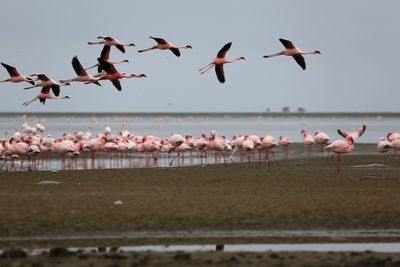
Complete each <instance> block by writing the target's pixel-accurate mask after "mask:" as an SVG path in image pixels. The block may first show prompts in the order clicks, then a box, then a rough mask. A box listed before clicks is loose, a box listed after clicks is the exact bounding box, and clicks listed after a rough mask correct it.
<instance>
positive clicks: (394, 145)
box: [0, 121, 400, 172]
mask: <svg viewBox="0 0 400 267" xmlns="http://www.w3.org/2000/svg"><path fill="white" fill-rule="evenodd" d="M22 127H23V134H21V133H20V132H19V131H16V132H15V133H14V134H12V136H11V137H9V138H0V170H1V171H18V170H23V169H27V170H31V171H33V170H44V169H46V168H47V169H48V168H49V167H48V166H49V162H50V161H55V160H56V161H59V162H60V169H96V168H133V167H139V166H146V167H156V166H160V165H159V159H163V160H164V161H167V162H168V163H167V165H169V166H181V165H184V164H185V157H186V162H187V161H188V160H189V161H190V164H201V165H202V166H204V165H205V164H210V163H222V162H223V163H224V164H226V163H227V162H228V161H231V162H243V161H248V162H249V163H250V162H253V161H254V162H258V163H261V162H267V163H268V164H269V163H270V162H271V160H275V149H277V147H282V152H281V154H282V156H283V158H288V147H289V146H290V145H291V144H292V143H293V142H292V140H291V139H290V138H288V137H286V136H279V138H278V139H276V138H275V137H273V136H271V135H265V136H258V135H254V134H247V135H235V136H233V137H232V140H228V139H227V138H226V137H225V136H224V135H220V136H217V133H216V132H215V131H214V130H213V131H211V133H210V135H209V136H207V135H206V134H204V133H201V134H200V135H199V136H198V137H193V135H191V134H187V135H186V136H182V135H180V134H177V133H173V134H171V135H170V136H169V137H157V136H150V135H145V136H140V135H134V134H132V133H130V132H129V131H128V130H122V131H120V132H118V133H117V134H113V133H112V131H111V129H110V127H108V126H107V127H105V129H104V131H102V132H100V133H98V134H96V136H93V135H92V133H91V132H90V131H87V132H83V131H75V132H74V133H64V134H63V136H60V137H58V138H53V137H52V136H51V135H50V134H45V130H46V129H45V127H44V126H43V124H41V123H40V122H36V123H35V125H34V126H33V127H32V126H29V124H28V123H27V121H25V122H24V123H23V125H22ZM365 130H366V127H365V125H364V126H362V127H360V128H359V129H357V130H356V131H354V132H346V131H344V130H340V129H338V131H337V132H338V133H339V134H340V135H341V136H343V137H344V138H345V139H344V140H336V141H333V142H331V141H330V140H331V139H330V137H329V136H328V135H327V134H326V133H325V132H323V131H320V130H317V131H316V132H315V134H314V135H312V134H310V133H309V132H307V131H306V130H302V131H301V134H302V136H303V142H304V145H305V146H306V148H307V156H311V153H312V146H314V145H319V146H320V153H321V156H322V157H323V155H324V151H327V154H328V155H329V153H330V152H331V153H333V154H332V158H333V156H334V155H337V156H336V160H335V163H336V168H337V172H340V168H341V167H340V155H341V154H345V153H349V152H351V151H352V150H353V148H354V142H355V141H356V140H357V138H359V137H360V136H362V135H363V133H364V132H365ZM390 149H394V150H395V151H397V150H400V134H399V133H395V132H389V133H388V135H387V138H382V139H381V140H380V141H379V143H378V145H377V150H378V151H379V152H381V153H385V155H386V152H388V151H389V150H390ZM185 155H186V156H185ZM270 155H271V156H272V157H270ZM193 160H195V161H196V163H193ZM24 162H27V163H26V164H25V165H24ZM78 162H79V166H78ZM107 164H108V165H107ZM24 166H25V167H24Z"/></svg>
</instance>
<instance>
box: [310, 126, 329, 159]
mask: <svg viewBox="0 0 400 267" xmlns="http://www.w3.org/2000/svg"><path fill="white" fill-rule="evenodd" d="M314 140H315V143H316V144H319V145H320V148H321V160H322V158H323V155H324V152H323V146H324V145H327V144H328V143H329V141H330V140H331V139H330V137H329V136H328V135H327V134H326V133H325V132H323V131H321V130H317V131H316V132H315V134H314Z"/></svg>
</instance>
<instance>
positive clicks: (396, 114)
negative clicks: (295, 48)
mask: <svg viewBox="0 0 400 267" xmlns="http://www.w3.org/2000/svg"><path fill="white" fill-rule="evenodd" d="M24 115H27V116H37V117H41V116H44V117H60V116H72V117H93V116H95V117H106V116H117V117H123V116H127V117H207V116H208V117H299V118H304V117H308V118H312V117H319V118H320V117H373V118H379V117H382V118H388V117H389V118H400V112H0V117H16V116H24Z"/></svg>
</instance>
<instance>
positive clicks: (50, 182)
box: [37, 181, 61, 184]
mask: <svg viewBox="0 0 400 267" xmlns="http://www.w3.org/2000/svg"><path fill="white" fill-rule="evenodd" d="M60 183H61V182H57V181H40V182H38V183H37V184H60Z"/></svg>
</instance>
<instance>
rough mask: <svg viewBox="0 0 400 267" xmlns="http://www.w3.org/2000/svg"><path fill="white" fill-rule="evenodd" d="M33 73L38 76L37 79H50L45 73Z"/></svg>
mask: <svg viewBox="0 0 400 267" xmlns="http://www.w3.org/2000/svg"><path fill="white" fill-rule="evenodd" d="M34 75H36V76H37V77H38V78H39V80H41V81H43V82H44V81H49V80H50V78H49V77H47V75H46V74H43V73H41V74H34Z"/></svg>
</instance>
